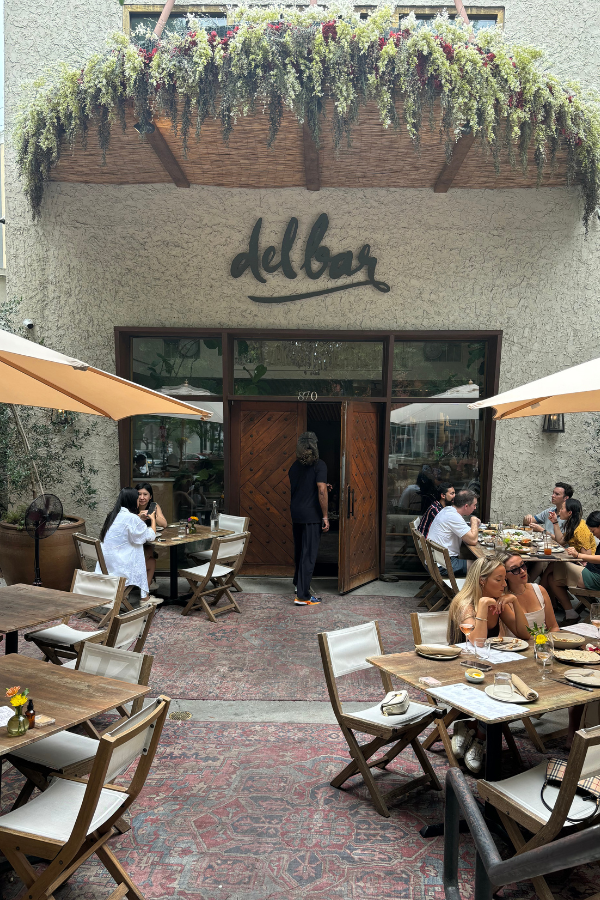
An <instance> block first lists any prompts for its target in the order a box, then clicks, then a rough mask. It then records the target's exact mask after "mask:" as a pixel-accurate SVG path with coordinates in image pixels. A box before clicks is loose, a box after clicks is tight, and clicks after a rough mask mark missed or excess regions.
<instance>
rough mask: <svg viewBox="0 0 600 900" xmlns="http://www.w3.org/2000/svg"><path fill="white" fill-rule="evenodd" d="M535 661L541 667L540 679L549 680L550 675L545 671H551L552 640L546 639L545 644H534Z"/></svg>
mask: <svg viewBox="0 0 600 900" xmlns="http://www.w3.org/2000/svg"><path fill="white" fill-rule="evenodd" d="M535 661H536V662H537V664H538V665H539V666H541V667H542V681H549V680H550V675H549V674H546V673H551V672H552V641H550V640H548V641H546V643H545V644H536V647H535Z"/></svg>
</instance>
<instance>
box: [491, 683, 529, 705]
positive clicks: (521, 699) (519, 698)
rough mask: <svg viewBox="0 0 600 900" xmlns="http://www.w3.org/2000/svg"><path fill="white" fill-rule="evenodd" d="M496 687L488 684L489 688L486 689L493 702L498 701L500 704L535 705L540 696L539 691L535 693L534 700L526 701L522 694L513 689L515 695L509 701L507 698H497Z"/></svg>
mask: <svg viewBox="0 0 600 900" xmlns="http://www.w3.org/2000/svg"><path fill="white" fill-rule="evenodd" d="M495 687H496V685H494V684H488V686H487V687H486V689H485V692H486V694H487V695H488V697H491V698H492V700H498V702H499V703H535V701H536V700H537V698H538V697H539V696H540V695H539V694H538V692H537V691H534V693H535V697H534V699H533V700H526V699H525V697H523V696H522V695H521V694H519V693H517V691H515V690H514V688H513V695H512V697H511V698H510V700H508V699H507V698H504V697H496V694H495Z"/></svg>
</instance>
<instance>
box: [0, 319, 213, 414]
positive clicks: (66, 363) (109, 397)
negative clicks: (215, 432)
mask: <svg viewBox="0 0 600 900" xmlns="http://www.w3.org/2000/svg"><path fill="white" fill-rule="evenodd" d="M0 403H10V404H13V405H15V404H16V405H19V406H42V407H47V408H49V409H67V410H71V411H72V412H80V413H91V414H92V415H95V416H106V417H107V418H109V419H115V420H116V421H118V420H119V419H125V418H127V416H141V415H149V414H152V413H159V414H161V415H164V416H173V415H177V414H181V413H185V414H187V415H194V416H201V417H202V418H205V419H209V418H210V417H211V415H212V413H211V412H209V411H208V410H205V409H200V408H198V407H197V406H190V405H189V404H188V403H182V402H181V401H180V400H176V399H174V398H171V397H167V396H166V395H165V394H160V393H158V392H157V391H151V390H150V389H149V388H146V387H143V385H141V384H134V383H133V382H131V381H127V380H126V379H125V378H118V377H117V376H116V375H111V373H110V372H103V371H102V369H96V368H95V367H94V366H88V365H87V363H84V362H81V360H79V359H71V357H69V356H64V355H63V354H62V353H57V352H56V351H55V350H50V349H49V348H48V347H42V346H41V345H40V344H36V343H34V342H33V341H28V340H26V339H25V338H22V337H19V336H17V335H15V334H10V332H8V331H0Z"/></svg>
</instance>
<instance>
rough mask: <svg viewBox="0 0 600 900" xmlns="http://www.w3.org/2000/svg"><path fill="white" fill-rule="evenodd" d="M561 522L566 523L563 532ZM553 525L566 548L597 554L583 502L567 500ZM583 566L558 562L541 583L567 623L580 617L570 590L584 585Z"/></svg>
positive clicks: (548, 569) (551, 565)
mask: <svg viewBox="0 0 600 900" xmlns="http://www.w3.org/2000/svg"><path fill="white" fill-rule="evenodd" d="M559 519H561V520H563V522H564V525H563V529H561V527H560V523H559ZM550 521H551V522H552V524H553V525H554V537H555V538H556V541H557V542H558V543H559V544H561V545H562V546H563V547H573V548H574V549H575V550H576V551H577V553H592V554H593V553H595V552H596V542H595V540H594V535H593V534H592V532H591V531H590V529H589V528H588V526H587V525H586V524H585V522H584V521H583V509H582V507H581V503H580V502H579V500H573V499H569V500H565V502H564V504H563V507H562V509H561V510H560V512H559V514H558V517H557V515H556V513H550ZM581 566H582V564H581V563H577V562H574V561H573V562H571V561H569V562H566V561H565V562H556V563H554V564H550V565H549V566H548V567H547V569H546V571H545V572H544V575H543V577H542V581H541V583H542V584H543V586H544V587H545V588H546V590H547V591H549V593H550V594H551V595H554V597H556V599H557V600H558V602H559V603H560V605H561V606H562V608H563V609H564V611H565V622H567V623H569V622H570V623H571V624H573V623H574V622H577V621H578V620H579V616H578V615H577V613H576V612H575V610H574V609H573V607H572V605H571V601H570V599H569V594H568V591H567V588H569V587H577V586H578V584H579V583H580V581H581Z"/></svg>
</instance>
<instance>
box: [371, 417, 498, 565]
mask: <svg viewBox="0 0 600 900" xmlns="http://www.w3.org/2000/svg"><path fill="white" fill-rule="evenodd" d="M480 416H481V414H480V412H479V410H473V409H469V408H468V404H466V403H450V402H448V403H405V404H397V403H393V404H392V412H391V415H390V446H389V456H388V495H387V527H386V550H385V558H386V571H387V572H391V573H393V572H396V573H402V574H409V573H413V574H420V575H422V574H423V568H422V566H421V564H420V562H419V559H418V557H417V553H416V550H415V547H414V544H413V539H412V535H411V533H410V528H409V523H410V522H412V521H414V519H416V518H417V517H420V516H421V515H422V514H423V513H424V512H425V510H426V509H427V508H428V507H429V506H430V505H431V502H432V500H433V490H434V488H435V487H436V486H437V485H439V484H440V483H441V482H445V481H446V482H450V483H451V484H452V485H453V486H454V487H455V489H456V490H457V491H459V490H461V489H462V488H469V489H470V490H473V491H475V492H476V493H477V494H479V493H480V491H481V483H482V474H481V472H482V457H481V448H482V438H483V425H482V422H481V419H480Z"/></svg>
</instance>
